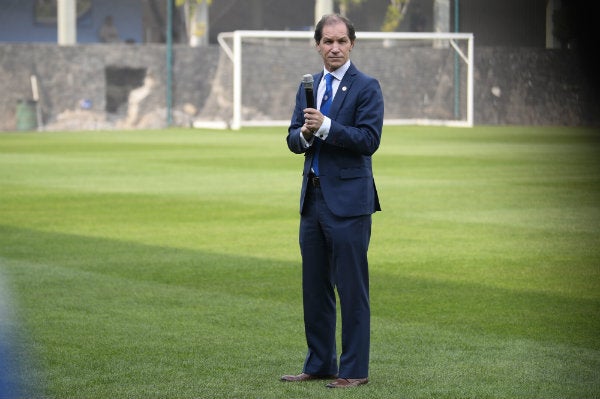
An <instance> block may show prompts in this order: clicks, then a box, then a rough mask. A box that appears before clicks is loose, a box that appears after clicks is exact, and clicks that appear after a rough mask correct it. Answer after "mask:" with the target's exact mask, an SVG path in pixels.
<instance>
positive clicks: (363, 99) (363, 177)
mask: <svg viewBox="0 0 600 399" xmlns="http://www.w3.org/2000/svg"><path fill="white" fill-rule="evenodd" d="M322 77H323V72H321V73H318V74H315V75H313V78H314V81H315V82H321V79H322ZM317 92H318V90H316V89H315V90H314V93H315V97H316V93H317ZM314 103H315V104H317V100H316V98H315V102H314ZM304 108H306V94H305V90H304V89H303V86H302V85H300V87H299V88H298V93H297V94H296V107H295V109H294V114H293V115H292V120H291V123H290V127H289V129H288V136H287V144H288V147H289V149H290V150H291V151H292V152H294V153H296V154H301V153H304V156H305V160H304V170H303V174H302V175H303V180H302V190H301V194H300V213H302V211H303V208H304V198H305V196H306V188H307V185H308V174H309V172H310V167H311V164H312V159H313V155H314V149H315V146H314V144H313V145H312V146H310V147H309V148H308V149H306V148H304V145H303V144H302V141H301V139H300V128H301V127H302V125H303V124H304V113H303V112H302V110H303V109H304ZM328 117H329V118H330V119H331V128H330V130H329V135H328V136H327V139H326V140H324V141H323V143H322V146H321V152H320V156H319V172H320V176H319V180H320V183H321V191H322V193H323V197H324V199H325V202H326V204H327V206H328V207H329V209H330V210H331V212H332V213H334V214H335V215H337V216H340V217H352V216H360V215H368V214H372V213H373V212H376V211H380V210H381V207H380V205H379V198H378V196H377V189H376V187H375V181H374V179H373V169H372V164H371V155H372V154H373V153H374V152H375V151H377V148H379V143H380V141H381V130H382V127H383V95H382V92H381V87H380V85H379V82H378V81H377V80H376V79H374V78H372V77H370V76H367V75H365V74H364V73H362V72H360V71H359V70H358V69H357V68H356V67H355V66H354V64H352V63H351V64H350V68H349V69H348V71H347V72H346V74H345V75H344V78H343V79H342V81H341V82H340V85H339V87H338V90H337V92H336V93H335V97H334V98H333V103H332V104H331V108H330V109H329V115H328ZM315 140H320V139H319V138H316V137H315Z"/></svg>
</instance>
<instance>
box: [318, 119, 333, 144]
mask: <svg viewBox="0 0 600 399" xmlns="http://www.w3.org/2000/svg"><path fill="white" fill-rule="evenodd" d="M330 128H331V119H329V118H328V117H325V118H324V119H323V123H322V124H321V127H320V128H319V130H317V131H316V132H315V136H317V137H318V138H320V139H321V140H326V139H327V136H329V129H330Z"/></svg>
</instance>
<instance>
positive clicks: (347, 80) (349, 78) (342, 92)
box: [321, 63, 356, 119]
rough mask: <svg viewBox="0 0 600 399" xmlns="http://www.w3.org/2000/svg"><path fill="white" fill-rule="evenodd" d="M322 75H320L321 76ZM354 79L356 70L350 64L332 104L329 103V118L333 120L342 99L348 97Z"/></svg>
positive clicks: (342, 101)
mask: <svg viewBox="0 0 600 399" xmlns="http://www.w3.org/2000/svg"><path fill="white" fill-rule="evenodd" d="M321 75H322V74H321ZM355 78H356V68H355V67H354V64H353V63H350V67H349V68H348V70H347V71H346V73H345V74H344V77H343V78H342V81H341V82H340V85H339V86H338V89H337V91H336V92H335V97H333V102H332V103H331V108H329V117H330V118H331V119H335V117H336V116H337V113H338V111H339V109H340V107H341V106H342V104H343V103H344V99H345V98H346V96H347V95H348V92H349V91H350V88H351V87H352V82H354V79H355Z"/></svg>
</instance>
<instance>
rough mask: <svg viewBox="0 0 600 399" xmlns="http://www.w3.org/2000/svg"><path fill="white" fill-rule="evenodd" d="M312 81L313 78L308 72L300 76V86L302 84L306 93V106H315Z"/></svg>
mask: <svg viewBox="0 0 600 399" xmlns="http://www.w3.org/2000/svg"><path fill="white" fill-rule="evenodd" d="M313 82H314V79H313V77H312V75H311V74H310V73H307V74H306V75H304V76H303V77H302V86H304V93H305V94H306V106H307V107H308V108H314V107H315V96H314V95H313Z"/></svg>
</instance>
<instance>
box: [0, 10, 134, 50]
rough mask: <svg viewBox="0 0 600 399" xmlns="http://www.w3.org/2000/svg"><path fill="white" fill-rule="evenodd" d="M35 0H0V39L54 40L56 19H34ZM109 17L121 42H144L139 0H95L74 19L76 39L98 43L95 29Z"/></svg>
mask: <svg viewBox="0 0 600 399" xmlns="http://www.w3.org/2000/svg"><path fill="white" fill-rule="evenodd" d="M35 3H36V0H1V1H0V42H19V43H32V42H33V43H46V42H48V43H56V42H57V39H58V33H57V32H58V30H57V25H56V23H55V22H50V23H42V22H39V21H36V18H35ZM109 15H110V16H112V17H113V19H114V23H115V26H116V27H117V29H118V31H119V35H120V36H121V39H122V40H123V41H125V40H131V41H134V42H136V43H141V42H143V33H144V29H143V26H142V2H141V0H118V1H115V0H102V1H98V0H95V1H93V2H92V7H91V10H90V11H89V12H87V13H85V14H84V15H82V16H80V17H79V18H78V21H77V42H78V43H97V42H99V38H98V30H99V29H100V27H101V26H102V24H103V22H104V18H105V17H107V16H109Z"/></svg>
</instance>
